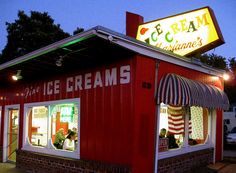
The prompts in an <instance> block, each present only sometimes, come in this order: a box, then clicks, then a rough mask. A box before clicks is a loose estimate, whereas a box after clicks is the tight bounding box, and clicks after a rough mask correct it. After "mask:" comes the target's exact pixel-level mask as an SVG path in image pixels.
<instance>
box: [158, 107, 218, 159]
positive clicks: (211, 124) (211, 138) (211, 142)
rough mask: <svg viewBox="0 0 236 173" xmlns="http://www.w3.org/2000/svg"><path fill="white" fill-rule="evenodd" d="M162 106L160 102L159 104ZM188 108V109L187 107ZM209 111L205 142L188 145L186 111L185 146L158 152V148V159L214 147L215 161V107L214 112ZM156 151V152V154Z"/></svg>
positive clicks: (186, 117)
mask: <svg viewBox="0 0 236 173" xmlns="http://www.w3.org/2000/svg"><path fill="white" fill-rule="evenodd" d="M158 105H159V107H160V104H158ZM186 110H187V109H186ZM208 110H209V111H208V112H209V113H208V136H207V138H206V140H205V143H204V144H198V145H194V146H191V145H188V126H187V124H189V114H188V113H189V111H190V110H189V111H185V115H186V116H185V138H184V143H183V146H182V147H181V148H176V149H170V150H168V151H164V152H159V153H158V152H157V150H158V149H156V151H155V152H156V153H158V156H157V158H158V160H161V159H165V158H169V157H174V156H178V155H183V154H186V153H191V152H194V151H200V150H204V149H210V148H214V157H213V162H215V145H216V144H215V139H216V136H215V128H216V126H215V124H216V121H215V117H216V114H215V109H214V112H213V111H212V110H211V109H208ZM158 119H160V112H159V114H158ZM159 123H160V122H159V120H158V125H157V126H158V127H159ZM156 153H155V154H156ZM155 159H156V158H155Z"/></svg>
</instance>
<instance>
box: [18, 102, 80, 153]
mask: <svg viewBox="0 0 236 173" xmlns="http://www.w3.org/2000/svg"><path fill="white" fill-rule="evenodd" d="M24 111H25V126H24V127H26V129H25V131H24V132H25V133H24V138H25V143H24V146H23V149H26V150H30V151H37V152H42V153H48V154H54V155H63V156H68V157H73V158H74V157H75V158H78V157H79V136H80V131H79V128H80V125H79V124H80V121H79V120H80V100H79V99H78V98H77V99H66V100H59V101H51V102H40V103H32V104H31V103H30V104H26V105H25V109H24Z"/></svg>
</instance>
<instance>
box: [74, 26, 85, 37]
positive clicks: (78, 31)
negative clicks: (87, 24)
mask: <svg viewBox="0 0 236 173" xmlns="http://www.w3.org/2000/svg"><path fill="white" fill-rule="evenodd" d="M83 31H84V29H83V28H79V27H77V28H76V30H74V32H73V35H76V34H78V33H80V32H83Z"/></svg>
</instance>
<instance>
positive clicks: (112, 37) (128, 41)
mask: <svg viewBox="0 0 236 173" xmlns="http://www.w3.org/2000/svg"><path fill="white" fill-rule="evenodd" d="M101 28H102V27H101ZM97 35H98V36H99V37H101V38H103V39H107V40H109V41H111V42H112V43H115V44H118V45H120V46H122V47H125V48H128V49H130V50H133V51H134V52H137V53H139V54H142V55H145V56H148V57H152V58H155V59H158V60H162V61H166V62H169V63H173V64H176V65H179V66H182V67H185V68H189V69H193V70H196V71H200V72H203V73H206V74H210V75H214V76H218V77H222V76H223V73H224V70H220V69H215V68H212V67H209V66H206V65H203V64H201V63H200V64H199V62H197V63H195V64H194V61H193V60H191V59H190V58H187V57H181V56H178V55H175V54H172V53H170V52H167V51H164V50H159V49H157V48H155V47H152V46H149V45H146V44H145V43H142V42H140V41H138V40H135V41H133V40H132V38H124V37H122V36H119V35H117V34H116V33H111V32H109V31H106V30H105V29H104V28H102V29H99V27H98V29H97Z"/></svg>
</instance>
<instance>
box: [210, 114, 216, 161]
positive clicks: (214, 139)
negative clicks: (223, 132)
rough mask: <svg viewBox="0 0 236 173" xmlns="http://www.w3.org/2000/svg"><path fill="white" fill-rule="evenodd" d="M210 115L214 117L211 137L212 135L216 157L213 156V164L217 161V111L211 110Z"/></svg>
mask: <svg viewBox="0 0 236 173" xmlns="http://www.w3.org/2000/svg"><path fill="white" fill-rule="evenodd" d="M210 114H211V117H212V121H211V123H212V126H211V135H212V138H211V140H212V144H213V146H214V155H213V163H215V161H216V118H217V116H216V109H213V110H210Z"/></svg>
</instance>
